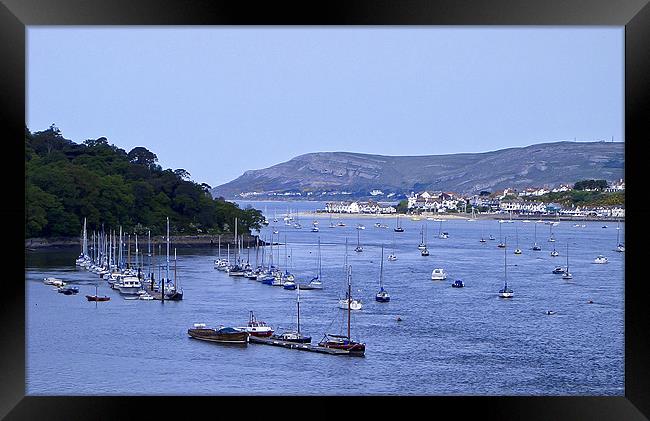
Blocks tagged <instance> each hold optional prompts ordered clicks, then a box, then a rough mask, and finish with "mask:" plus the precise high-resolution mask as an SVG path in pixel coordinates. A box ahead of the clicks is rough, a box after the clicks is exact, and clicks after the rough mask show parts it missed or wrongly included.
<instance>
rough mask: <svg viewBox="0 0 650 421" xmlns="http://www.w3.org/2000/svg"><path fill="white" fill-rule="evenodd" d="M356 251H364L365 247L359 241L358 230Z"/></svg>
mask: <svg viewBox="0 0 650 421" xmlns="http://www.w3.org/2000/svg"><path fill="white" fill-rule="evenodd" d="M354 251H356V252H357V253H360V252H362V251H363V247H361V244H360V243H359V231H357V246H356V247H355V249H354Z"/></svg>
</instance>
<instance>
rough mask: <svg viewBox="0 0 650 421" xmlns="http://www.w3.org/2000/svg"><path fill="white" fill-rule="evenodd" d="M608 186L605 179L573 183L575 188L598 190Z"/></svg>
mask: <svg viewBox="0 0 650 421" xmlns="http://www.w3.org/2000/svg"><path fill="white" fill-rule="evenodd" d="M605 188H607V181H605V180H593V179H591V180H581V181H578V182H577V183H575V184H574V185H573V189H574V190H598V191H602V190H604V189H605Z"/></svg>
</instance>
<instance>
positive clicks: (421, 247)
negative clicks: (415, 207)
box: [418, 226, 427, 250]
mask: <svg viewBox="0 0 650 421" xmlns="http://www.w3.org/2000/svg"><path fill="white" fill-rule="evenodd" d="M426 248H427V245H426V243H425V242H424V226H422V227H420V245H419V246H418V249H419V250H424V249H426Z"/></svg>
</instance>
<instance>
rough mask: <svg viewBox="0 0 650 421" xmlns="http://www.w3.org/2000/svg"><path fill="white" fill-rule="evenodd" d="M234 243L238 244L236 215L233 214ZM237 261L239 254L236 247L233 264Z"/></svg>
mask: <svg viewBox="0 0 650 421" xmlns="http://www.w3.org/2000/svg"><path fill="white" fill-rule="evenodd" d="M234 239H235V245H237V244H238V238H237V217H236V216H235V236H234ZM238 263H239V254H238V253H237V249H235V264H238Z"/></svg>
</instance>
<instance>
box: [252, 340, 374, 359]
mask: <svg viewBox="0 0 650 421" xmlns="http://www.w3.org/2000/svg"><path fill="white" fill-rule="evenodd" d="M248 341H249V342H250V343H252V344H261V345H271V346H280V347H283V348H288V349H297V350H300V351H309V352H319V353H321V354H330V355H346V356H350V357H363V354H361V355H359V354H358V353H352V352H350V351H348V350H345V349H335V348H325V347H322V346H318V345H312V344H305V343H297V342H288V341H280V340H278V339H272V338H265V337H260V336H253V335H251V336H250V337H249V338H248Z"/></svg>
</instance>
